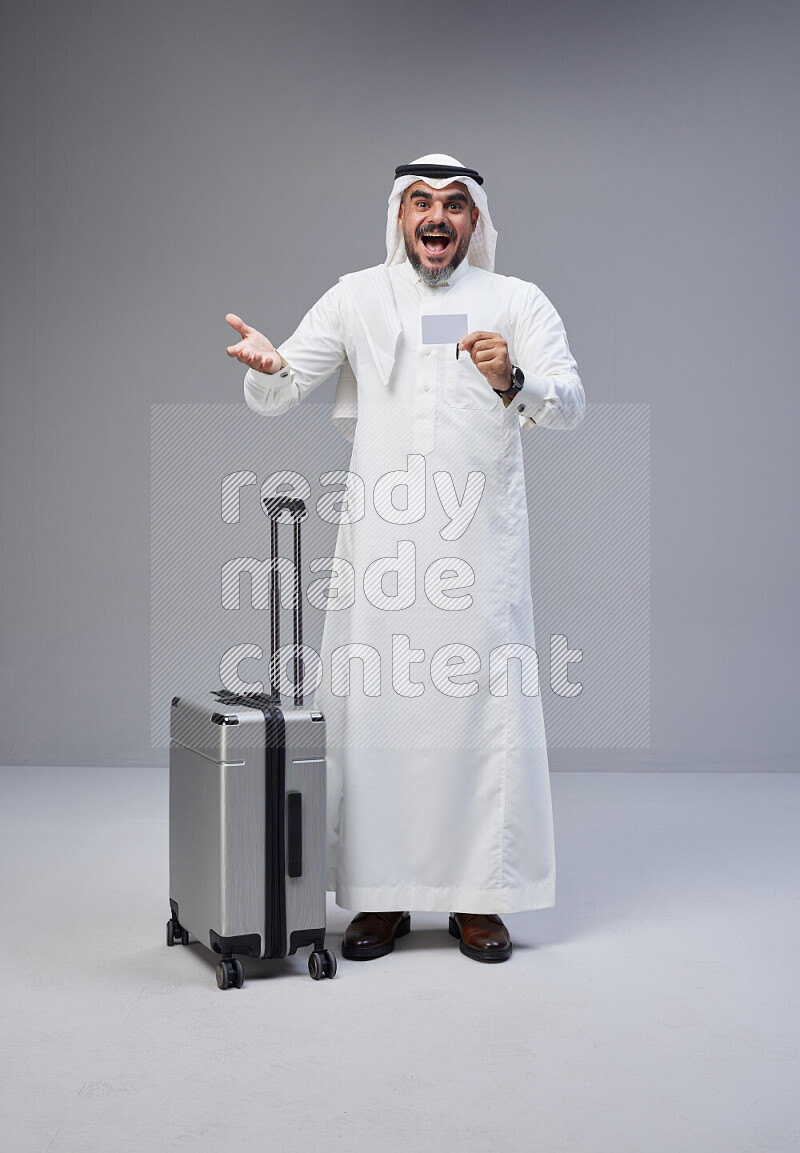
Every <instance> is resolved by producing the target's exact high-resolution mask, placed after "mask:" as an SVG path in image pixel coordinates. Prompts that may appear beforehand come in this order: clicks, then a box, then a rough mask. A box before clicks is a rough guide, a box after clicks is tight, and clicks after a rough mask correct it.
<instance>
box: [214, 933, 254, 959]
mask: <svg viewBox="0 0 800 1153" xmlns="http://www.w3.org/2000/svg"><path fill="white" fill-rule="evenodd" d="M208 943H209V945H210V946H211V948H212V949H213V951H214V952H215V953H220V954H221V955H222V956H224V957H230V956H232V954H233V953H239V954H240V955H241V956H242V957H256V958H258V957H260V956H261V934H260V933H242V934H240V935H239V936H238V937H220V935H219V933H215V932H214V930H213V929H209V931H208Z"/></svg>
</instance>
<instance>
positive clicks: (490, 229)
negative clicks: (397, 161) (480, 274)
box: [386, 152, 497, 272]
mask: <svg viewBox="0 0 800 1153" xmlns="http://www.w3.org/2000/svg"><path fill="white" fill-rule="evenodd" d="M413 163H414V164H419V165H426V164H446V165H448V166H450V167H452V168H463V167H464V165H463V164H462V163H461V161H460V160H456V159H455V158H454V157H452V156H445V155H444V153H442V152H432V153H431V154H430V155H428V156H420V157H418V158H417V159H416V160H415V161H413ZM409 167H410V166H409ZM418 180H424V181H425V183H426V184H428V185H429V186H430V187H431V188H437V189H438V188H446V187H447V185H448V184H453V183H454V181H456V180H458V181H460V182H461V183H462V184H463V185H465V186H466V187H467V188H468V189H469V194H470V196H471V197H472V199H473V200H474V202H475V204H476V205H477V207H478V211H479V213H480V215H479V216H478V225H477V228H476V229H475V232H474V233H473V236H472V239H471V240H470V242H469V249H468V250H467V261H468V263H469V264H474V265H475V266H476V267H477V268H485V269H486V271H487V272H494V252H495V248H496V247H497V232H496V231H495V228H494V225H493V224H492V218H491V216H490V215H489V202H488V200H487V199H486V193H485V192H484V191H483V189H482V188H481V186H480V184H478V183H477V181H475V180H473V179H472V177H471V176H459V175H454V176H422V175H420V176H414V175H413V174H410V175H408V176H398V177H397V179H396V180H395V182H394V187H393V188H392V194H391V196H390V197H389V214H388V217H387V221H386V264H402V263H403V261H404V260H405V259H406V246H405V241H404V239H403V229H402V227H401V225H400V221H399V220H398V219H397V214H398V212H399V211H400V198H401V196H402V195H403V193H404V192H405V190H406V189H407V188H408V187H409V186H410V185H412V184H416V182H417V181H418Z"/></svg>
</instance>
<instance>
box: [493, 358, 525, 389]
mask: <svg viewBox="0 0 800 1153" xmlns="http://www.w3.org/2000/svg"><path fill="white" fill-rule="evenodd" d="M524 383H525V373H524V372H523V371H522V369H521V368H518V367H517V365H516V364H512V365H511V388H495V389H494V390H493V391H494V392H496V393H497V395H498V396H507V397H513V396H516V395H517V393H518V392H521V391H522V386H523V385H524Z"/></svg>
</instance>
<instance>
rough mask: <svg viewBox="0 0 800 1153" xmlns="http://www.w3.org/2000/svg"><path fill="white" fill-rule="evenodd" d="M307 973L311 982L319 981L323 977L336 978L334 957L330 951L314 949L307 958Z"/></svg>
mask: <svg viewBox="0 0 800 1153" xmlns="http://www.w3.org/2000/svg"><path fill="white" fill-rule="evenodd" d="M308 971H309V973H310V974H311V977H312V980H314V981H321V980H322V978H323V977H330V978H333V977H335V976H336V957H335V956H334V955H333V953H332V952H331V951H330V949H321V950H318V949H314V950H313V952H311V953H310V954H309V957H308Z"/></svg>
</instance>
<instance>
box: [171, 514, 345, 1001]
mask: <svg viewBox="0 0 800 1153" xmlns="http://www.w3.org/2000/svg"><path fill="white" fill-rule="evenodd" d="M266 507H267V512H268V513H269V516H270V540H271V556H272V557H273V558H275V557H276V556H277V524H278V520H279V519H281V518H283V519H286V515H287V513H288V515H289V517H290V518H291V520H292V521H293V523H294V563H295V574H296V575H295V596H294V642H295V650H294V652H295V657H294V661H295V674H294V680H295V683H296V684H298V686H299V689H298V692H297V695H296V696H295V700H294V706H293V707H292V706H288V707H287V706H286V705H285V704H283V703H282V702H281V699H280V697H279V696H278V695H277V693H276V692H273V693H272V694H271V695H264V694H262V695H259V696H242V695H237V694H234V693H230V692H228V691H226V690H225V691H223V690H218V691H216V692H214V693H210V694H209V696H208V697H206V698H204V699H194V700H192V699H189V698H186V697H173V700H172V709H171V720H170V758H169V876H170V879H169V884H170V902H169V903H170V909H171V914H172V915H171V917H170V920H169V921H168V922H167V944H168V945H175V944H178V943H182V944H184V945H186V944H188V943H189V941H190V939H191V938H195V939H196V940H198V941H200V942H202V943H203V944H204V945H207V946H208V947H209V948H210V949H212V950H213V952H214V953H216V954H217V955H218V956H219V963H218V965H217V969H216V974H217V984H218V985H219V987H220V988H221V989H226V988H229V987H235V988H240V987H241V985H242V984H243V982H244V973H243V967H242V963H241V961H240V960H239V959H238V956H245V957H285V956H287V955H290V954H292V953H294V952H296V951H297V949H299V948H302V947H304V946H306V945H310V946H311V953H310V955H309V961H308V968H309V972H310V974H311V976H312V977H313V978H314V979H315V980H319V979H320V978H322V977H333V976H334V974H335V973H336V958H335V957H334V955H333V953H332V952H331V951H330V950H329V949H326V948H325V890H326V886H325V879H326V878H325V791H326V783H325V720H324V717H323V715H322V713H320V712H317V711H315V710H314V709H309V708H305V707H304V706H303V701H302V695H301V688H302V677H301V675H300V674H301V665H300V657H299V652H300V645H301V644H302V606H301V597H300V522H301V521H302V520H303V519H304V518H305V516H306V511H305V506H304V505H303V503H302V501H299V500H293V499H286V498H279V499H275V498H273V499H272V500H269V501H267V502H266ZM277 579H278V578H277V574H276V572H275V570H274V569H273V573H272V589H271V597H270V600H271V609H272V611H271V632H272V652H273V654H274V653H276V652H277V651H278V649H279V648H280V616H279V611H280V610H279V604H278V585H277ZM237 955H238V956H237Z"/></svg>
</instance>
